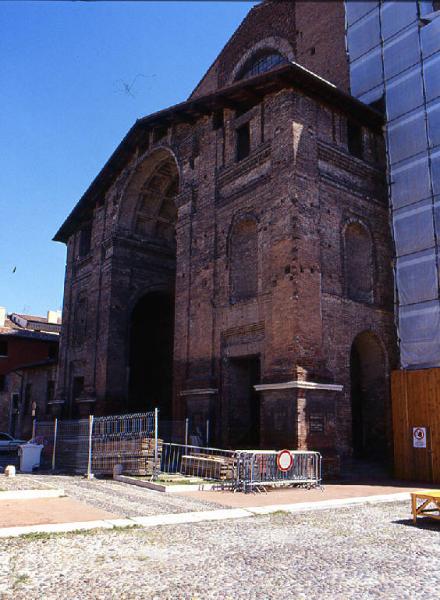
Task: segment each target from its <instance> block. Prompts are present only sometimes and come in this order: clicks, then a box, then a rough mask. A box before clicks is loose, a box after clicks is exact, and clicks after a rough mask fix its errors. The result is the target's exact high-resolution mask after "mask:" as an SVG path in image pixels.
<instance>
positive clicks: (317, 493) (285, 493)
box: [180, 483, 426, 508]
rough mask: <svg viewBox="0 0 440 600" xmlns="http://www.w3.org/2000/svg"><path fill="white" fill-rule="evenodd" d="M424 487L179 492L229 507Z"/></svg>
mask: <svg viewBox="0 0 440 600" xmlns="http://www.w3.org/2000/svg"><path fill="white" fill-rule="evenodd" d="M421 488H426V486H423V485H422V486H420V484H415V485H414V484H413V485H405V484H402V483H400V484H389V485H383V484H378V485H374V484H368V485H362V484H329V485H326V486H324V489H323V490H319V489H312V490H307V489H302V488H284V489H268V491H267V493H264V492H257V493H251V494H243V493H234V492H230V491H221V490H216V491H209V492H186V493H185V492H184V493H182V494H180V495H181V496H187V497H191V498H193V499H194V500H202V501H203V500H209V501H211V502H215V503H216V504H221V505H222V506H228V507H230V508H246V507H249V506H269V505H271V504H276V505H278V504H296V503H300V502H321V501H323V500H337V499H341V500H342V499H344V498H359V497H363V496H376V495H382V494H398V493H401V492H412V491H415V490H419V489H421Z"/></svg>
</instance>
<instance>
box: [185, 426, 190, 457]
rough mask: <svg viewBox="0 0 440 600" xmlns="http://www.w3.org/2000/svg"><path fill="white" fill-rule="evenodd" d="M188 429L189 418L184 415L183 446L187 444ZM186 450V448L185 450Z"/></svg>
mask: <svg viewBox="0 0 440 600" xmlns="http://www.w3.org/2000/svg"><path fill="white" fill-rule="evenodd" d="M188 430H189V419H188V417H186V419H185V446H188ZM185 452H186V450H185Z"/></svg>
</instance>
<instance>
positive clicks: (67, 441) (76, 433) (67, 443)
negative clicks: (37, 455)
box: [34, 410, 162, 476]
mask: <svg viewBox="0 0 440 600" xmlns="http://www.w3.org/2000/svg"><path fill="white" fill-rule="evenodd" d="M34 439H36V440H37V441H42V443H43V444H44V446H45V448H44V450H43V462H42V467H43V468H51V469H52V470H60V471H69V472H74V473H85V474H87V475H88V476H91V475H92V474H93V473H95V474H100V475H112V473H113V468H114V467H115V465H121V466H122V470H123V471H125V472H127V473H133V474H136V475H153V472H154V470H155V469H156V468H158V466H159V463H160V455H161V451H162V444H161V440H159V438H158V411H157V410H156V411H151V412H148V413H138V414H130V415H113V416H109V417H93V416H90V417H89V418H88V419H74V420H61V419H54V421H35V422H34Z"/></svg>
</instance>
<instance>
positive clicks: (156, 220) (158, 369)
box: [123, 148, 179, 419]
mask: <svg viewBox="0 0 440 600" xmlns="http://www.w3.org/2000/svg"><path fill="white" fill-rule="evenodd" d="M178 188H179V171H178V167H177V164H176V161H175V159H174V157H173V155H172V154H171V152H169V151H168V150H167V149H165V148H161V149H159V150H157V151H154V152H153V153H152V154H150V155H148V156H147V158H145V159H144V160H143V162H142V163H141V165H140V167H139V169H138V170H137V173H136V176H135V178H134V180H133V181H132V182H131V185H130V187H129V189H128V191H127V196H128V197H129V198H133V199H134V203H133V205H134V211H133V212H132V214H131V216H130V221H129V220H128V217H127V220H126V221H125V222H126V223H127V224H128V223H130V230H131V237H132V239H133V242H134V245H133V252H132V256H131V262H130V264H131V269H132V271H131V273H132V274H131V286H132V288H135V289H137V290H138V291H139V290H142V289H145V288H147V289H152V290H159V291H151V292H148V293H146V294H145V295H143V296H142V297H140V298H139V300H138V301H137V303H136V305H135V306H134V308H133V310H132V314H131V319H130V323H129V332H128V333H129V352H128V366H129V378H128V408H129V410H130V411H131V412H137V411H140V412H141V411H146V410H152V409H154V408H155V407H158V408H159V409H160V414H161V419H171V418H172V388H173V347H174V295H175V294H174V290H175V276H176V222H177V205H176V196H177V194H178ZM123 224H124V222H123Z"/></svg>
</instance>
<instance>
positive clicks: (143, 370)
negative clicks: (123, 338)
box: [129, 292, 174, 419]
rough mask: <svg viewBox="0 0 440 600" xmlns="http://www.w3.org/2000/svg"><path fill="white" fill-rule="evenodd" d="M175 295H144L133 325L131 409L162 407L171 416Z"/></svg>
mask: <svg viewBox="0 0 440 600" xmlns="http://www.w3.org/2000/svg"><path fill="white" fill-rule="evenodd" d="M173 344H174V297H173V296H172V295H171V294H167V293H163V292H152V293H150V294H146V295H145V296H143V297H142V298H141V299H140V300H139V302H138V303H137V304H136V306H135V308H134V310H133V313H132V317H131V327H130V357H129V360H130V380H129V406H130V410H131V411H132V412H138V411H139V412H143V411H148V410H153V409H154V408H156V407H157V408H159V410H160V415H161V418H162V419H170V418H171V403H172V392H173Z"/></svg>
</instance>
